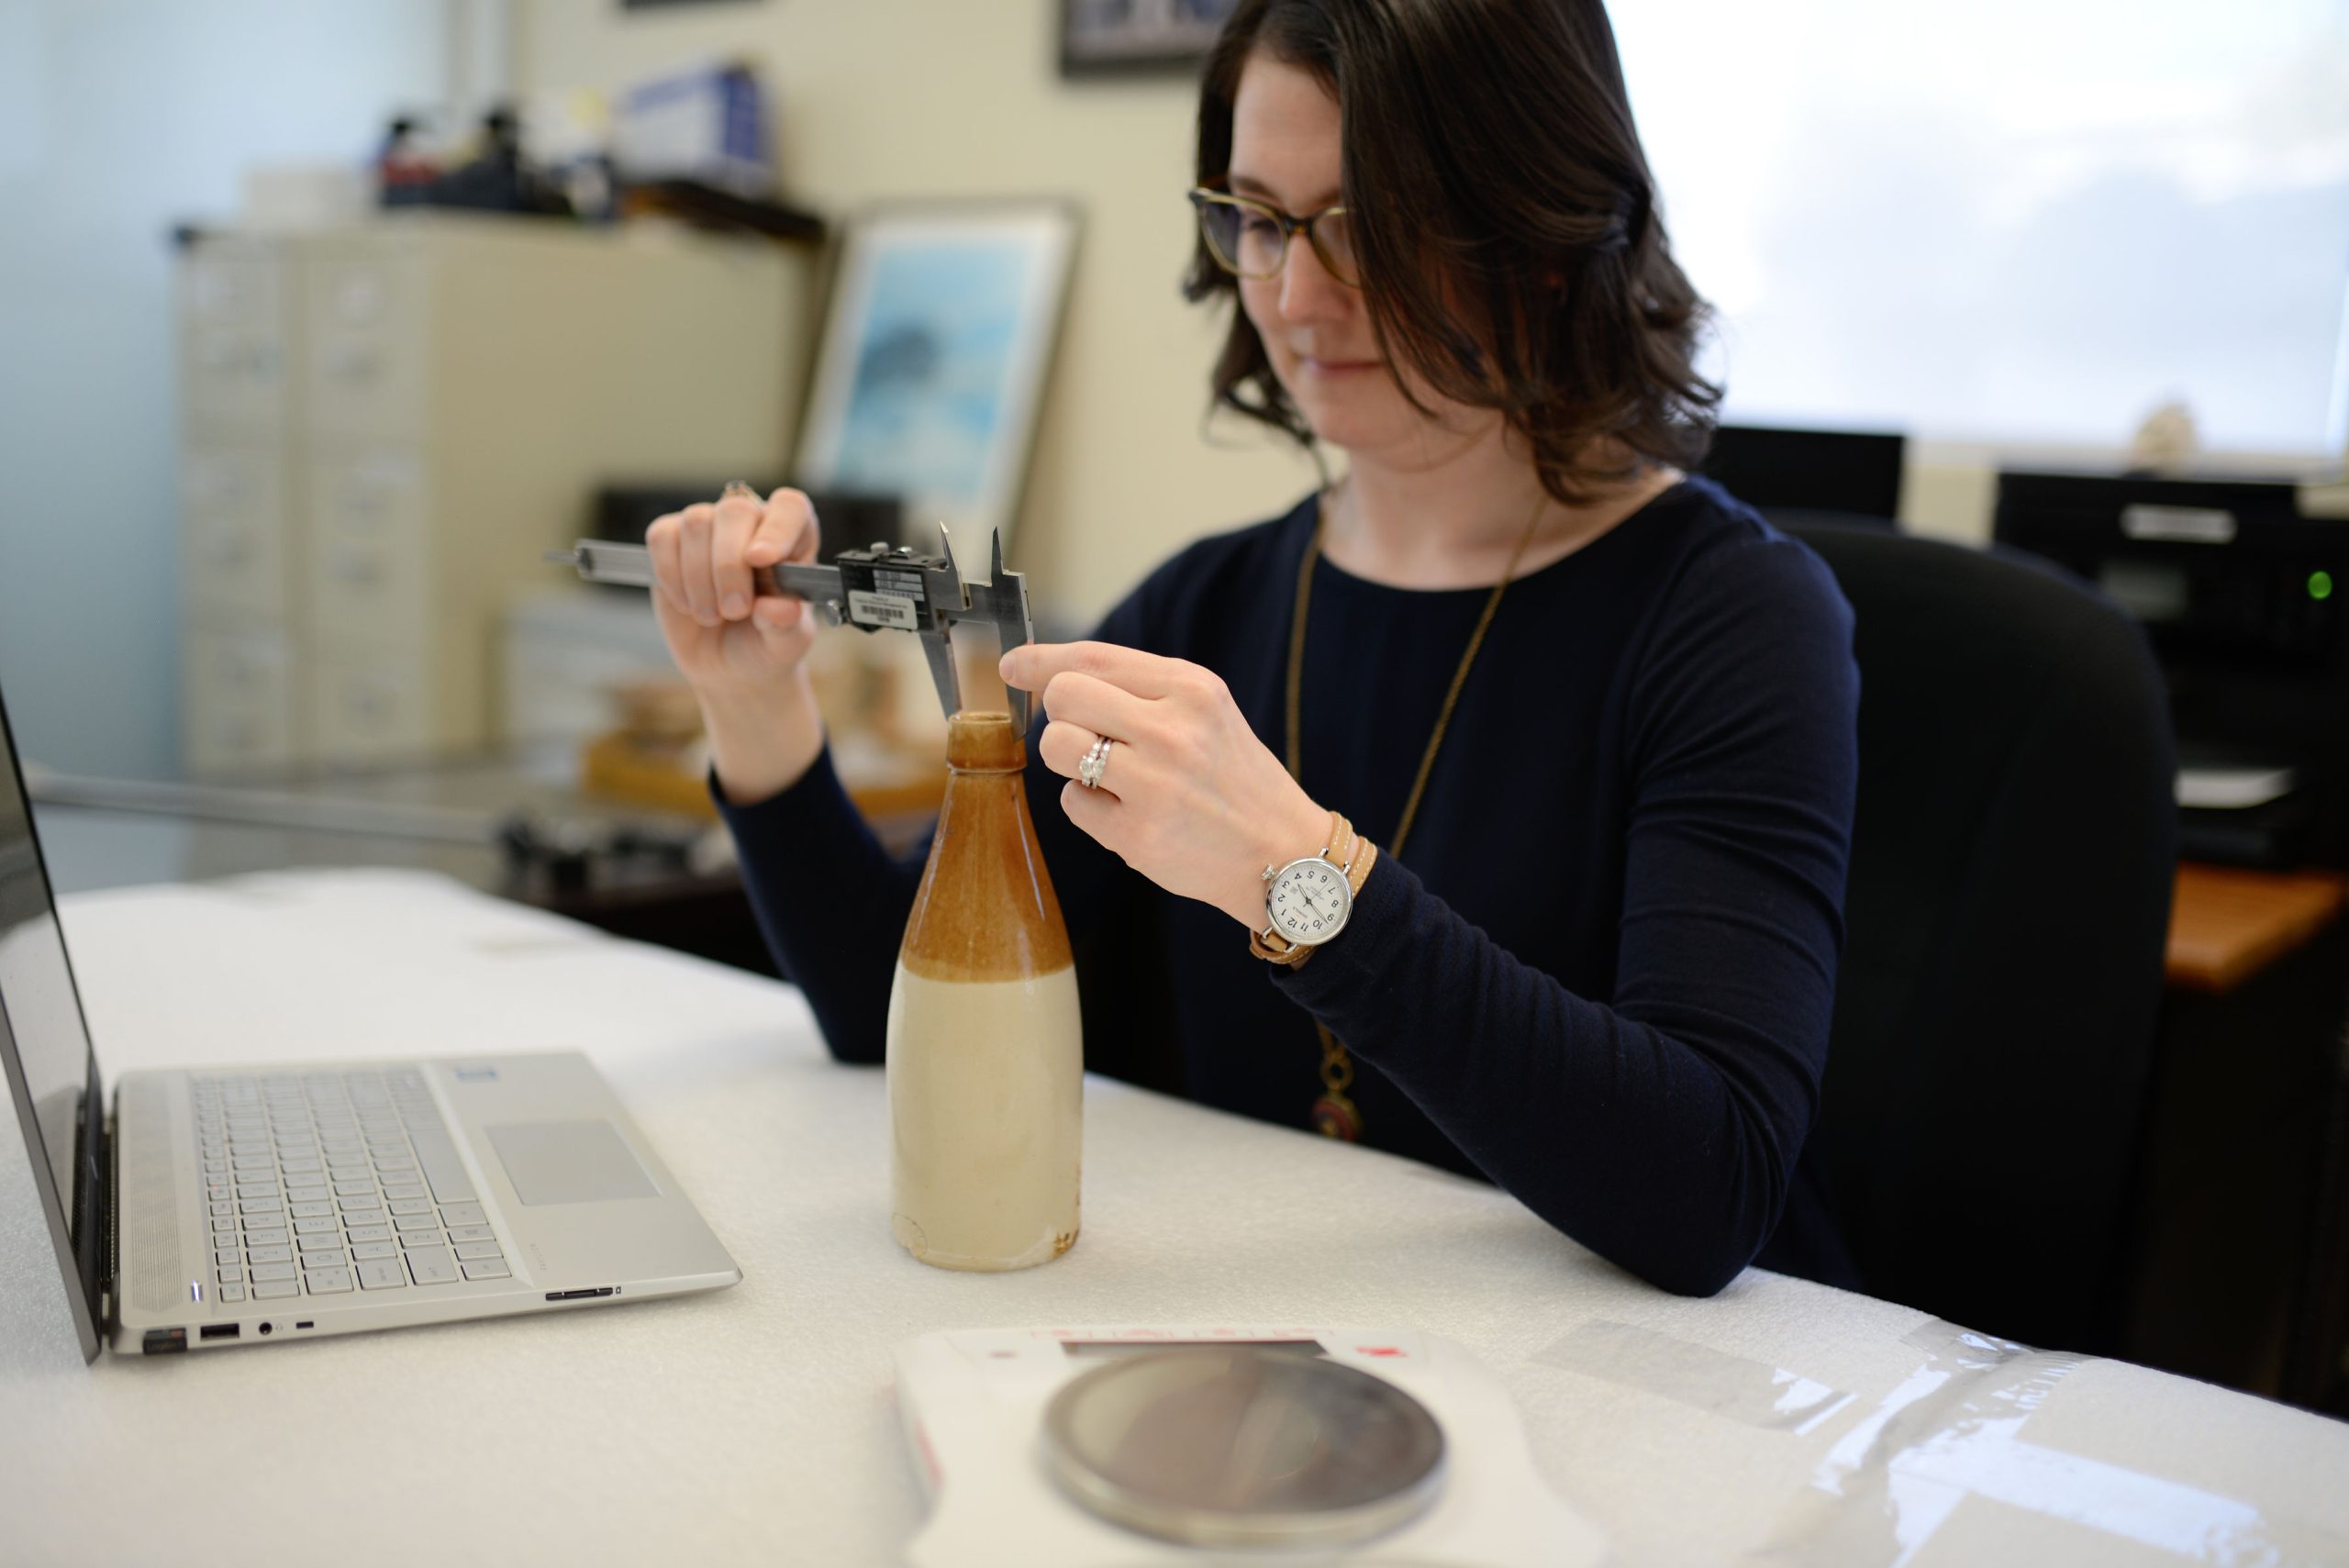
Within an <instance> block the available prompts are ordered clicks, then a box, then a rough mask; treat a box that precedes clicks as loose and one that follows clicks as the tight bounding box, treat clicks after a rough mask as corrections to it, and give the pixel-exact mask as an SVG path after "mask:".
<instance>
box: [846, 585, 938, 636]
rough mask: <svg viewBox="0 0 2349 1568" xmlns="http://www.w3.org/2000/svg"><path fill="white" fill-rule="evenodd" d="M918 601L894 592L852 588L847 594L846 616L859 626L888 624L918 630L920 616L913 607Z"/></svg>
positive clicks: (902, 629)
mask: <svg viewBox="0 0 2349 1568" xmlns="http://www.w3.org/2000/svg"><path fill="white" fill-rule="evenodd" d="M918 602H919V601H918V600H915V599H907V598H901V597H899V596H898V595H896V594H867V593H864V592H863V591H861V590H859V589H855V588H852V589H850V590H849V595H848V618H849V619H851V620H852V621H854V622H856V623H857V625H859V626H888V627H895V628H897V629H898V630H900V631H919V630H920V629H921V616H920V613H919V612H918V610H917V609H916V607H915V606H916V605H917V604H918Z"/></svg>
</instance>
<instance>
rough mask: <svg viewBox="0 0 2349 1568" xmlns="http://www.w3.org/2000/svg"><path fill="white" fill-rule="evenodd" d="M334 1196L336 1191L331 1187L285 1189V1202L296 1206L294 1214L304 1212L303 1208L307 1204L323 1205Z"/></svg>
mask: <svg viewBox="0 0 2349 1568" xmlns="http://www.w3.org/2000/svg"><path fill="white" fill-rule="evenodd" d="M332 1196H334V1189H333V1188H332V1187H329V1186H303V1187H287V1188H286V1189H285V1201H286V1202H287V1203H290V1204H292V1205H293V1206H294V1212H295V1213H296V1214H299V1213H301V1212H302V1206H303V1205H304V1204H306V1203H321V1202H324V1201H325V1200H326V1199H328V1198H330V1197H332Z"/></svg>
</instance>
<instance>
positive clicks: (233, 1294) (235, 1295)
mask: <svg viewBox="0 0 2349 1568" xmlns="http://www.w3.org/2000/svg"><path fill="white" fill-rule="evenodd" d="M244 1298H245V1287H244V1286H243V1285H240V1284H224V1285H222V1286H221V1287H220V1299H221V1300H222V1301H226V1302H229V1303H231V1304H233V1303H236V1302H239V1301H242V1300H244Z"/></svg>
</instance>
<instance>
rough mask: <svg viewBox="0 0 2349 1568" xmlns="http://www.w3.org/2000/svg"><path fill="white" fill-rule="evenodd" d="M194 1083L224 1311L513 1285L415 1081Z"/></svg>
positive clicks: (435, 1111) (247, 1077) (235, 1079)
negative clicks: (285, 1301) (489, 1283)
mask: <svg viewBox="0 0 2349 1568" xmlns="http://www.w3.org/2000/svg"><path fill="white" fill-rule="evenodd" d="M191 1082H192V1084H193V1085H194V1088H195V1138H196V1157H197V1159H198V1160H199V1162H201V1163H200V1166H199V1170H200V1173H201V1174H202V1177H203V1182H204V1192H205V1202H206V1206H207V1214H208V1217H209V1223H210V1225H211V1228H212V1240H211V1245H212V1282H213V1289H214V1291H215V1293H216V1294H215V1296H214V1299H215V1300H217V1301H221V1302H226V1303H236V1302H240V1301H244V1300H245V1299H247V1296H248V1293H250V1298H251V1299H252V1300H255V1301H274V1300H278V1299H281V1298H284V1297H287V1296H305V1295H307V1296H351V1295H355V1294H364V1295H369V1296H373V1295H375V1294H378V1293H381V1294H382V1295H383V1296H386V1297H391V1296H399V1295H402V1294H412V1293H414V1292H416V1291H418V1290H428V1289H429V1287H431V1286H434V1285H447V1284H457V1283H459V1282H460V1281H462V1280H495V1279H506V1278H508V1277H510V1275H511V1274H512V1273H513V1271H512V1270H511V1269H510V1268H508V1267H507V1262H506V1257H505V1253H504V1251H502V1250H501V1249H500V1247H499V1246H498V1243H497V1238H496V1237H495V1235H494V1234H493V1233H492V1231H491V1229H490V1226H489V1221H488V1218H487V1217H486V1216H485V1215H484V1214H483V1212H482V1207H481V1204H480V1202H479V1200H478V1196H477V1195H476V1194H475V1193H474V1192H473V1182H472V1180H471V1178H469V1177H468V1176H467V1175H466V1174H465V1167H464V1162H462V1160H460V1159H459V1158H458V1156H457V1146H456V1142H455V1140H452V1139H451V1137H450V1136H449V1129H448V1125H447V1124H446V1123H445V1122H443V1121H442V1120H441V1119H440V1106H437V1105H436V1104H434V1103H433V1099H432V1092H431V1090H429V1088H427V1087H426V1086H425V1083H424V1074H423V1073H421V1072H420V1071H418V1070H417V1069H416V1068H412V1067H395V1068H392V1069H390V1070H388V1071H384V1072H367V1071H358V1072H348V1073H343V1072H310V1073H248V1074H235V1073H212V1074H199V1075H196V1076H195V1077H194V1078H192V1080H191Z"/></svg>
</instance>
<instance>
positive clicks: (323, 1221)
mask: <svg viewBox="0 0 2349 1568" xmlns="http://www.w3.org/2000/svg"><path fill="white" fill-rule="evenodd" d="M294 1229H295V1232H296V1233H297V1234H299V1235H303V1236H331V1235H333V1234H335V1232H337V1231H339V1230H340V1229H342V1222H341V1221H340V1220H339V1219H337V1218H334V1217H333V1216H332V1215H326V1216H323V1217H321V1218H317V1219H297V1220H295V1222H294Z"/></svg>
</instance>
